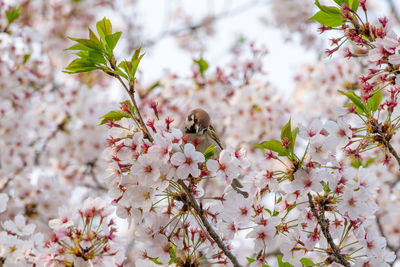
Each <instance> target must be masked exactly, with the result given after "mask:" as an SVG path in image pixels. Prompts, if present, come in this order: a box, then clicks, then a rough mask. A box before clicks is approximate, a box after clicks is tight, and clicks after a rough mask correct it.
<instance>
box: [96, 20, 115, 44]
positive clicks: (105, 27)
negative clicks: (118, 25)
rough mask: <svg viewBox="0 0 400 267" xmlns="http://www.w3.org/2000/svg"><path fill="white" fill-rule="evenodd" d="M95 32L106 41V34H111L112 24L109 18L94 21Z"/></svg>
mask: <svg viewBox="0 0 400 267" xmlns="http://www.w3.org/2000/svg"><path fill="white" fill-rule="evenodd" d="M96 28H97V32H98V33H99V35H100V39H102V40H104V41H106V39H105V38H106V36H107V35H109V34H112V25H111V22H110V20H108V19H106V18H105V17H104V18H103V19H102V20H100V21H99V22H97V23H96Z"/></svg>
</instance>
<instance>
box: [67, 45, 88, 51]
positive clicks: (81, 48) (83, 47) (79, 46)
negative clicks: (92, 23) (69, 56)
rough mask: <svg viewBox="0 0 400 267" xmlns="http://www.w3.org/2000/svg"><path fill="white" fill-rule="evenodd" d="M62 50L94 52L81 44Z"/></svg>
mask: <svg viewBox="0 0 400 267" xmlns="http://www.w3.org/2000/svg"><path fill="white" fill-rule="evenodd" d="M64 50H86V51H94V49H92V48H90V47H87V46H86V45H83V44H79V43H78V44H74V45H73V46H71V47H68V48H66V49H64Z"/></svg>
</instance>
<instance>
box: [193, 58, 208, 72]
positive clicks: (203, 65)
mask: <svg viewBox="0 0 400 267" xmlns="http://www.w3.org/2000/svg"><path fill="white" fill-rule="evenodd" d="M193 62H194V63H196V64H197V65H198V66H199V72H200V74H201V75H202V76H203V75H204V72H205V71H206V70H207V69H208V63H207V61H205V60H204V58H199V59H193Z"/></svg>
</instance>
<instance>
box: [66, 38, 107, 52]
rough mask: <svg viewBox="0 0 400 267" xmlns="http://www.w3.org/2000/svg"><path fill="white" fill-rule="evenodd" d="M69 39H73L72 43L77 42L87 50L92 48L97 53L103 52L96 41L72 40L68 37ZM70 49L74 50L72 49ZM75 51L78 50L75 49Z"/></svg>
mask: <svg viewBox="0 0 400 267" xmlns="http://www.w3.org/2000/svg"><path fill="white" fill-rule="evenodd" d="M68 39H71V40H72V41H75V42H77V43H79V44H81V45H83V46H86V49H85V50H88V48H90V49H92V50H95V51H99V52H101V51H102V48H101V46H100V45H99V44H98V43H96V41H93V40H89V39H80V38H72V37H68ZM68 49H69V50H72V49H71V47H70V48H68ZM74 50H76V49H74ZM82 50H83V49H82Z"/></svg>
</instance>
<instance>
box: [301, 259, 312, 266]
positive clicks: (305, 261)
mask: <svg viewBox="0 0 400 267" xmlns="http://www.w3.org/2000/svg"><path fill="white" fill-rule="evenodd" d="M300 262H301V264H303V265H304V266H314V265H315V263H314V262H313V261H312V260H310V259H308V258H301V260H300Z"/></svg>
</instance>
